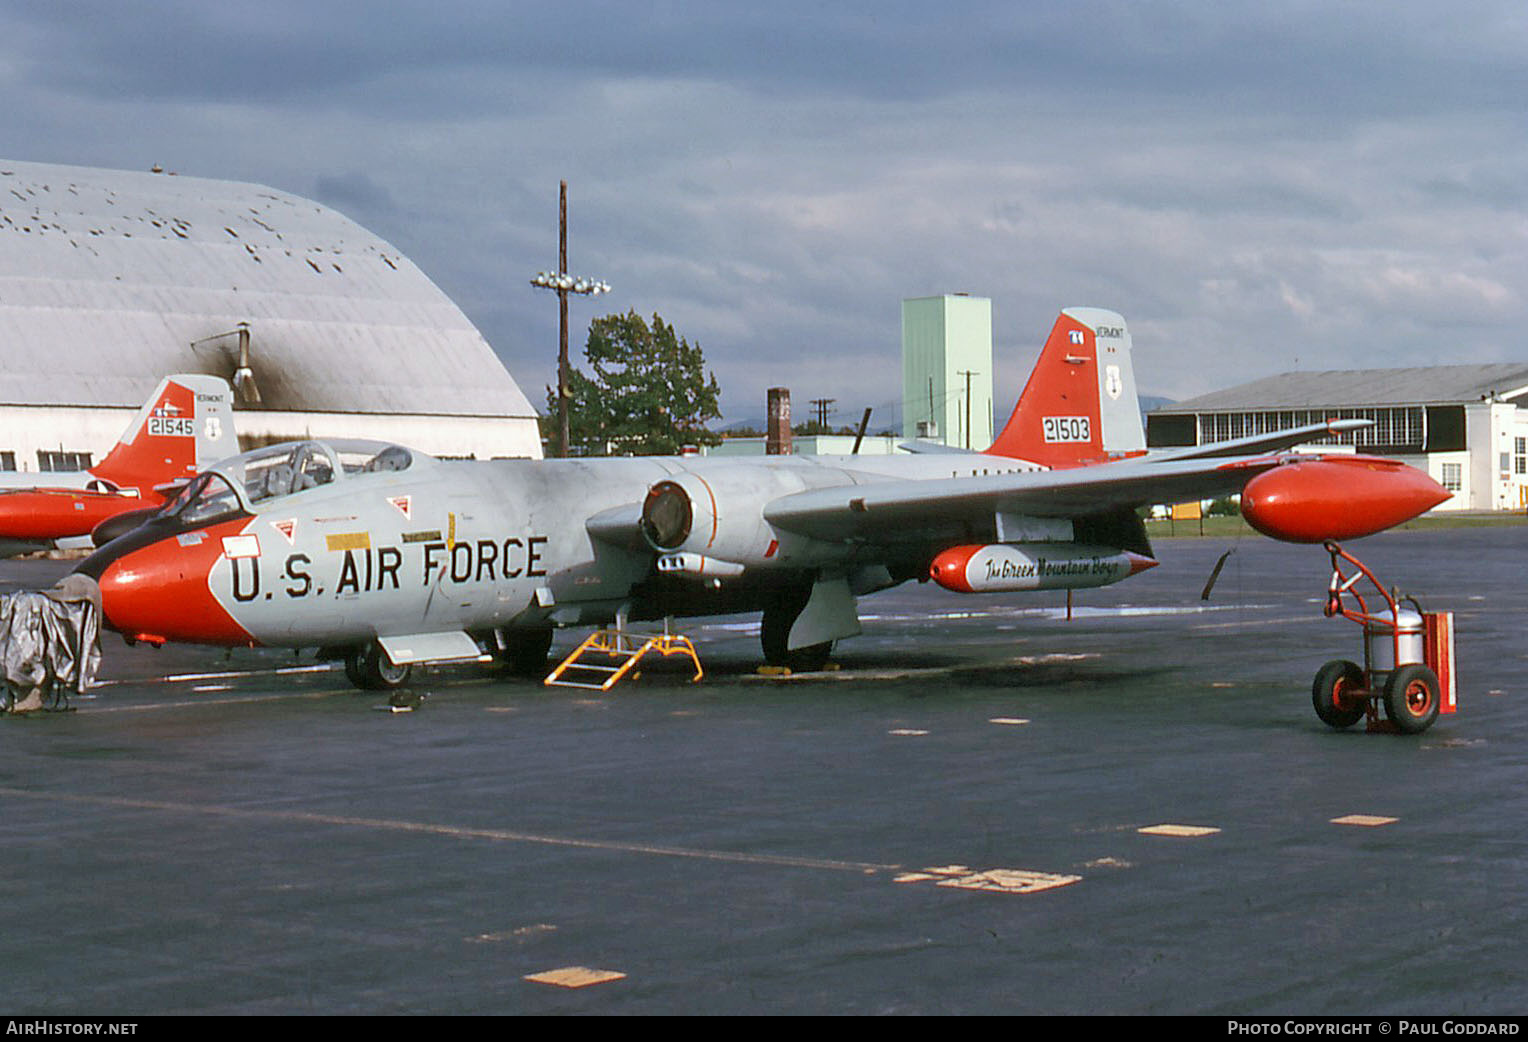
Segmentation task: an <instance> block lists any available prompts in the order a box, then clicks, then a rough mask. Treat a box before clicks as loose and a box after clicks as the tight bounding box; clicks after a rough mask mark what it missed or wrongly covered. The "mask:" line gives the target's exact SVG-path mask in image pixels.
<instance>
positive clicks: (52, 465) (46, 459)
mask: <svg viewBox="0 0 1528 1042" xmlns="http://www.w3.org/2000/svg"><path fill="white" fill-rule="evenodd" d="M89 466H90V453H88V452H66V451H64V450H63V449H58V450H54V449H38V450H37V469H38V470H40V471H43V472H45V473H46V472H50V471H51V472H57V471H73V470H85V469H86V468H88V467H89Z"/></svg>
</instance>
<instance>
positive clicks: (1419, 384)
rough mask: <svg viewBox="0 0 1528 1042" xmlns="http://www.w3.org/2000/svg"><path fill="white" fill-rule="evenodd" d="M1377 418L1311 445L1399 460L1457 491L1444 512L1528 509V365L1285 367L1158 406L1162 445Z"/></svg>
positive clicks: (1157, 443)
mask: <svg viewBox="0 0 1528 1042" xmlns="http://www.w3.org/2000/svg"><path fill="white" fill-rule="evenodd" d="M1352 417H1358V418H1364V419H1371V420H1373V421H1375V422H1374V425H1373V426H1371V427H1369V428H1366V429H1363V430H1359V431H1355V432H1352V433H1349V434H1345V435H1341V436H1340V437H1338V438H1334V439H1325V440H1323V441H1320V442H1313V443H1312V444H1311V445H1309V446H1305V448H1308V449H1310V450H1313V451H1314V450H1319V449H1327V450H1330V449H1333V448H1337V449H1339V450H1340V449H1346V450H1349V451H1358V452H1373V453H1375V454H1378V455H1384V456H1389V457H1392V458H1395V459H1399V460H1401V461H1403V462H1405V463H1408V464H1410V465H1411V466H1413V467H1416V468H1417V469H1418V470H1422V471H1424V472H1426V473H1427V474H1428V475H1429V476H1430V477H1432V479H1433V480H1434V481H1437V482H1438V483H1439V484H1441V485H1442V486H1443V487H1444V488H1446V489H1448V490H1449V491H1450V492H1452V493H1453V494H1454V495H1453V498H1452V499H1450V500H1448V501H1447V502H1446V503H1444V504H1442V505H1441V506H1439V507H1437V508H1436V509H1438V510H1522V509H1528V365H1523V364H1518V363H1501V364H1489V365H1451V366H1424V367H1419V368H1413V369H1364V370H1341V371H1331V372H1301V373H1283V374H1281V375H1279V376H1272V377H1268V378H1266V379H1263V380H1257V381H1253V382H1252V383H1248V384H1242V385H1239V386H1237V387H1232V388H1228V389H1227V390H1224V391H1215V392H1213V393H1211V394H1207V395H1202V396H1200V397H1198V398H1193V399H1189V400H1188V401H1183V402H1177V403H1175V404H1172V405H1167V406H1163V407H1161V408H1159V409H1154V410H1152V411H1151V412H1149V413H1147V415H1146V436H1147V444H1148V445H1149V446H1151V447H1153V448H1158V447H1167V446H1172V445H1193V444H1203V443H1205V442H1209V441H1215V440H1220V439H1223V438H1228V437H1240V436H1241V435H1243V434H1256V433H1261V432H1263V431H1270V430H1278V429H1281V428H1287V427H1295V426H1299V425H1301V424H1304V423H1314V422H1320V421H1322V420H1324V419H1327V418H1340V419H1346V418H1352Z"/></svg>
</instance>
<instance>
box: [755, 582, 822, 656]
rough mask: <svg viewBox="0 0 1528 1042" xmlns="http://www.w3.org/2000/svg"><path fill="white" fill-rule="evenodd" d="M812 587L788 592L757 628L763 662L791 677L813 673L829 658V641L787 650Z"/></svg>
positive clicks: (766, 611)
mask: <svg viewBox="0 0 1528 1042" xmlns="http://www.w3.org/2000/svg"><path fill="white" fill-rule="evenodd" d="M811 596H812V587H811V586H802V587H799V588H796V589H788V590H786V591H785V592H784V593H782V594H780V596H779V597H777V598H776V599H775V601H774V602H773V603H772V604H770V605H769V606H767V607H766V608H765V609H764V617H763V620H762V622H761V623H760V626H759V643H760V644H761V645H763V648H764V661H765V663H766V664H768V665H771V666H779V667H783V668H785V669H789V670H790V671H791V672H793V673H814V672H816V671H818V670H820V669H822V668H824V667H825V666H827V664H828V659H829V658H830V657H831V656H832V654H833V641H831V640H828V641H823V642H822V643H821V644H810V645H808V646H806V647H804V648H790V647H787V644H788V642H789V639H790V635H791V627H792V626H794V625H795V624H796V619H797V618H798V617H799V616H800V615H801V612H802V611H803V610H804V609H805V608H806V602H807V601H808V600H810V599H811Z"/></svg>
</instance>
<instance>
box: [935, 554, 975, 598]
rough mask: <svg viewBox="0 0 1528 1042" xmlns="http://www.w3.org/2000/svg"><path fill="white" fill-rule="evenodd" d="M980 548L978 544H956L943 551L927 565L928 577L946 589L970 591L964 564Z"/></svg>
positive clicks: (961, 591)
mask: <svg viewBox="0 0 1528 1042" xmlns="http://www.w3.org/2000/svg"><path fill="white" fill-rule="evenodd" d="M980 549H981V547H979V546H957V547H953V548H952V549H949V550H946V551H944V553H942V554H940V555H939V556H938V557H936V558H934V561H933V563H932V564H930V565H929V569H928V577H929V578H930V579H932V580H934V581H935V582H936V583H938V584H939V585H940V586H943V587H944V588H945V589H946V590H954V591H955V592H956V593H972V592H973V591H972V589H971V584H970V583H969V582H968V581H967V580H966V566H967V565H969V564H970V563H971V558H972V556H973V555H974V554H975V553H976V552H977V551H978V550H980Z"/></svg>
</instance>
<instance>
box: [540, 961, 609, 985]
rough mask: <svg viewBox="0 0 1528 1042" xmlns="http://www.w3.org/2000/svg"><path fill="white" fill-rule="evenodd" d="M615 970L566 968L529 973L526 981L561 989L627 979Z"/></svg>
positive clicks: (579, 967) (581, 967)
mask: <svg viewBox="0 0 1528 1042" xmlns="http://www.w3.org/2000/svg"><path fill="white" fill-rule="evenodd" d="M625 976H626V974H624V973H617V972H616V971H615V970H591V969H590V968H589V967H587V966H564V967H563V968H562V969H560V970H544V971H542V972H541V973H527V974H526V975H525V979H526V980H528V981H535V982H536V983H537V984H555V985H557V986H558V987H559V988H587V987H588V986H589V985H591V984H608V983H609V982H610V981H613V980H620V979H622V978H623V977H625Z"/></svg>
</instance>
